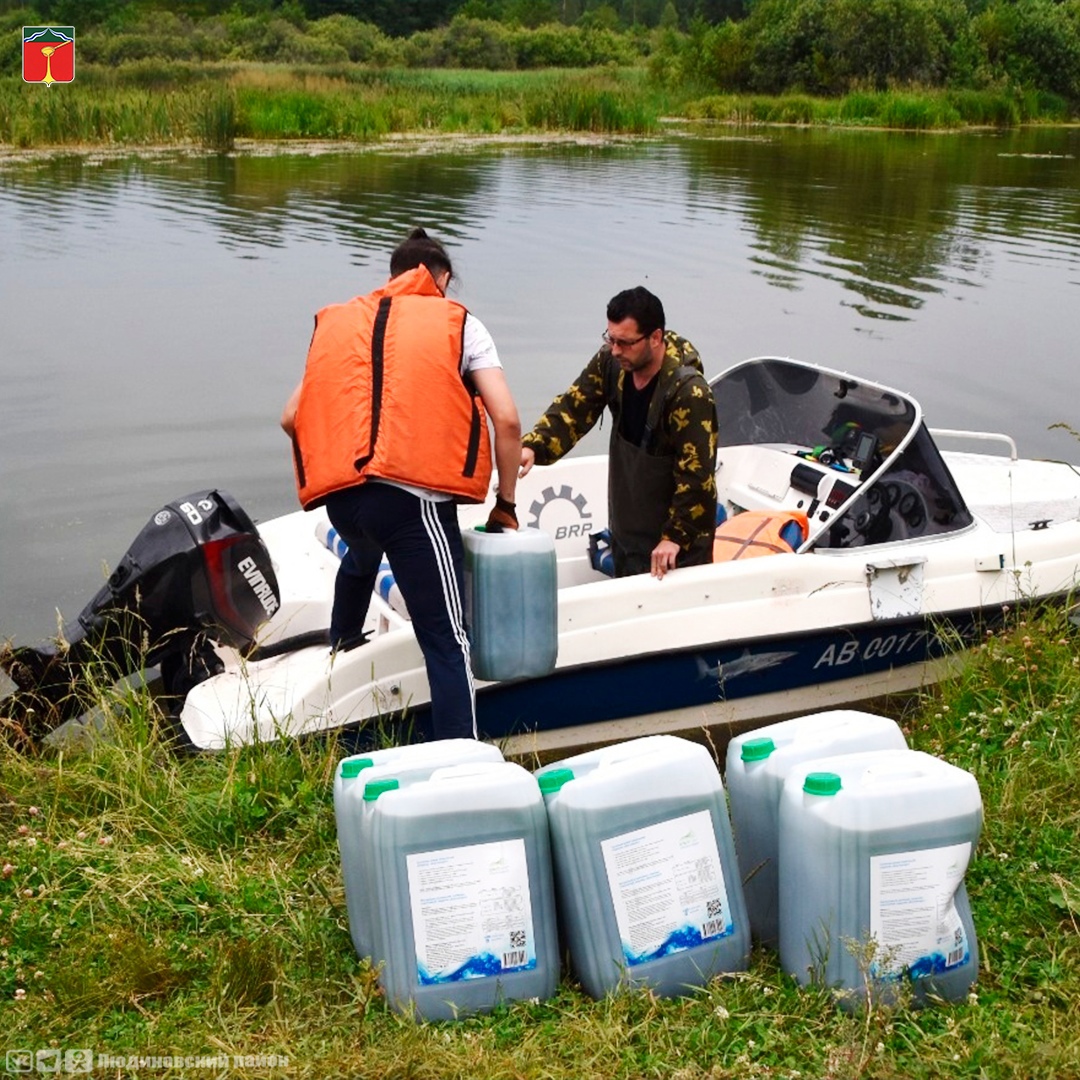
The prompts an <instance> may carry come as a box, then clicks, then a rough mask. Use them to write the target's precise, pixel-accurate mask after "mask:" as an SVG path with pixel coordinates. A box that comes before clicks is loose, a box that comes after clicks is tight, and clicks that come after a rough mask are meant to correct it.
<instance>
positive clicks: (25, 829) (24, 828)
mask: <svg viewBox="0 0 1080 1080" xmlns="http://www.w3.org/2000/svg"><path fill="white" fill-rule="evenodd" d="M15 831H16V832H17V833H18V834H19V835H20V836H27V835H29V833H30V827H29V826H28V825H20V826H19V827H18V828H17V829H16V830H15Z"/></svg>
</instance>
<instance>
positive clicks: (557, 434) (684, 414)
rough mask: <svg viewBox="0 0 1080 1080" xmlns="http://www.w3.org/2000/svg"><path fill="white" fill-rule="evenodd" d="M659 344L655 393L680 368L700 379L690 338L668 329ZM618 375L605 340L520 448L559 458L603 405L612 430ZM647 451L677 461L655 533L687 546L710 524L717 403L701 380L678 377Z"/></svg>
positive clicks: (543, 460) (545, 461)
mask: <svg viewBox="0 0 1080 1080" xmlns="http://www.w3.org/2000/svg"><path fill="white" fill-rule="evenodd" d="M664 345H665V349H666V353H667V355H666V357H665V359H664V364H663V367H662V368H661V369H660V375H659V379H660V383H659V385H658V386H657V388H656V393H664V392H665V391H666V384H667V383H668V382H669V381H670V379H671V377H672V376H673V375H674V374H675V371H676V370H677V369H678V368H680V367H692V368H696V369H697V370H698V371H700V372H702V375H703V376H704V369H703V368H702V365H701V357H700V356H699V355H698V351H697V349H695V348H694V346H693V345H691V344H690V342H689V341H687V340H686V339H685V338H682V337H679V336H678V335H677V334H675V333H674V332H673V331H671V330H668V331H667V332H666V333H665V335H664ZM624 376H625V373H624V372H623V371H622V369H621V368H620V367H619V364H618V361H617V360H615V359H614V358H613V357H612V355H611V349H610V348H609V347H608V346H606V345H605V346H604V347H603V348H602V349H601V350H600V351H599V352H598V353H596V355H595V356H594V357H593V358H592V359H591V360H590V361H589V362H588V364H587V365H586V366H585V370H584V371H582V373H581V374H580V375H579V376H578V378H577V379H575V380H574V382H573V383H572V384H571V386H570V388H569V389H568V390H567V391H566V392H565V393H563V394H560V395H559V396H558V397H557V398H556V399H555V400H554V401H553V402H552V403H551V406H550V407H549V408H548V410H547V412H545V413H544V415H543V416H541V417H540V419H539V420H538V421H537V422H536V424H535V425H534V427H533V429H532V431H530V432H529V433H528V434H527V435H525V436H524V437H523V438H522V440H521V443H522V445H523V446H527V447H529V448H530V449H531V450H532V451H533V452H534V453H535V454H536V464H537V465H550V464H551V463H552V462H553V461H558V459H559V458H561V457H562V456H563V455H564V454H566V453H567V452H568V451H569V450H570V449H571V448H572V447H573V446H574V445H575V444H576V443H577V442H578V440H579V439H581V438H582V437H583V436H585V435H586V434H587V433H588V432H589V431H591V430H592V428H593V427H594V426H595V424H596V422H597V421H598V420H599V419H600V417H601V415H602V414H603V412H604V408H605V407H608V408H610V409H611V413H612V417H613V423H612V431H613V432H615V431H618V427H619V417H620V413H621V411H622V409H621V405H622V387H623V378H624ZM646 449H647V450H648V451H649V452H650V453H653V454H670V455H673V456H674V458H675V477H674V480H675V486H674V494H673V495H672V499H671V506H670V507H669V508H668V516H667V522H666V524H665V526H664V528H663V531H662V536H661V538H662V539H664V540H674V541H675V543H677V544H678V545H679V547H681V548H683V549H684V550H685V549H686V548H688V547H689V546H690V544H691V543H692V542H693V541H694V540H695V539H698V538H699V537H701V536H702V534H703V533H706V532H707V533H710V534H711V533H712V531H713V529H714V528H715V524H716V523H715V513H716V511H715V508H716V476H715V472H716V407H715V404H714V402H713V396H712V391H711V390H709V388H708V386H707V385H704V384H703V382H702V380H700V379H691V380H690V381H688V382H687V381H682V382H681V383H680V385H678V386H677V387H676V389H675V391H674V393H672V394H671V395H670V398H669V400H668V401H667V402H666V407H665V408H664V411H663V415H662V416H661V422H660V424H659V426H658V428H657V430H656V432H655V433H654V437H653V442H652V445H651V446H649V447H647V448H646ZM710 510H711V512H710Z"/></svg>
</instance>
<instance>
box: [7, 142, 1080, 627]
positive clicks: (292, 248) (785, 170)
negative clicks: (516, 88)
mask: <svg viewBox="0 0 1080 1080" xmlns="http://www.w3.org/2000/svg"><path fill="white" fill-rule="evenodd" d="M417 223H422V224H424V225H425V226H427V227H428V228H429V229H430V230H431V231H432V232H433V233H434V234H435V235H438V236H440V237H442V238H444V239H445V240H447V241H448V243H449V245H450V247H451V251H452V254H453V256H454V259H455V263H456V269H457V271H458V276H459V278H460V281H459V284H458V291H457V297H458V298H459V299H460V300H462V301H463V302H464V303H465V304H467V305H468V306H469V307H470V308H471V309H472V310H474V311H475V312H476V314H477V315H479V316H480V318H481V319H483V320H484V322H486V323H487V325H488V326H489V328H490V329H491V331H492V333H493V334H494V336H495V339H496V342H497V343H498V345H499V349H500V352H501V354H502V356H503V361H504V364H505V367H506V369H507V373H508V376H509V379H510V384H511V387H512V388H513V390H514V392H515V396H516V398H517V400H518V404H519V406H520V408H521V411H522V415H523V420H524V422H525V423H526V424H531V422H532V421H533V420H534V419H535V418H536V416H537V414H538V413H539V412H540V411H541V410H542V409H543V408H544V407H545V406H546V404H547V403H548V402H549V401H550V399H551V397H552V396H553V395H554V394H555V393H556V392H558V391H560V390H562V389H564V388H565V386H566V385H567V384H568V382H569V381H570V379H571V378H573V376H574V375H576V374H577V372H578V371H579V370H580V369H581V367H582V366H583V364H584V363H585V361H586V360H587V359H588V357H589V356H590V355H591V353H592V352H593V350H594V349H595V348H596V346H597V345H598V344H599V335H600V331H601V330H602V329H603V328H604V325H605V321H604V306H605V304H606V302H607V300H608V298H609V297H610V296H611V295H612V294H613V293H614V292H616V291H618V290H619V289H622V288H625V287H627V286H630V285H635V284H645V285H647V286H648V287H649V288H651V289H653V291H655V292H656V293H657V294H658V295H659V296H660V297H661V298H662V299H663V301H664V303H665V306H666V308H667V313H668V322H669V325H670V326H671V327H673V328H674V329H676V330H678V331H679V332H680V333H682V334H684V335H686V336H687V337H689V338H690V339H691V340H692V341H694V342H695V344H697V346H698V347H699V349H700V350H701V352H702V355H703V356H704V358H705V363H706V367H707V369H708V370H709V371H710V372H711V373H715V372H719V371H720V370H722V369H723V368H724V367H726V366H728V365H730V364H732V363H734V362H736V361H738V360H741V359H743V358H745V357H747V356H752V355H758V354H763V353H779V354H786V355H793V356H798V357H803V358H806V359H810V360H815V361H818V362H820V363H824V364H828V365H831V366H834V367H839V368H844V369H847V370H849V371H851V372H853V373H856V374H864V375H872V376H874V377H876V378H879V379H881V380H883V381H885V382H887V383H891V384H893V385H896V386H899V387H902V388H904V389H906V390H909V391H911V392H912V393H914V394H915V396H916V397H918V398H919V400H920V401H921V402H922V404H923V407H924V409H925V410H926V413H927V417H928V420H929V422H930V424H931V425H933V426H940V427H977V428H985V429H992V430H1007V431H1009V432H1010V433H1012V434H1013V435H1014V436H1015V437H1016V438H1017V439H1018V440H1019V443H1020V449H1021V453H1023V454H1025V455H1029V456H1046V457H1058V458H1062V457H1067V458H1070V459H1072V460H1077V459H1080V448H1078V447H1077V446H1076V442H1075V440H1074V439H1073V438H1072V436H1070V435H1069V434H1068V433H1066V432H1063V431H1061V430H1050V425H1052V424H1054V423H1056V422H1065V423H1068V424H1070V425H1072V426H1073V427H1077V428H1080V393H1078V391H1080V377H1078V376H1077V373H1076V355H1075V354H1076V350H1077V342H1078V341H1080V131H1077V130H1055V131H1023V132H1013V133H1008V134H1004V135H988V134H963V135H948V136H938V135H899V134H881V133H862V132H823V131H810V132H806V131H768V132H765V133H761V134H753V135H733V134H732V133H731V132H728V131H722V132H717V131H713V132H711V133H703V134H697V135H693V136H685V135H679V136H676V135H672V136H670V137H666V138H662V139H658V140H654V141H648V142H643V143H635V144H620V145H609V146H596V145H591V146H573V147H570V146H546V147H539V148H538V147H532V148H522V147H514V148H508V147H494V146H492V147H485V148H479V149H472V150H467V151H463V150H456V151H454V152H447V153H439V154H430V153H424V154H416V153H404V152H396V151H389V150H378V151H367V152H364V153H355V154H354V153H333V154H328V155H324V156H319V157H312V156H302V155H278V156H272V157H265V156H263V157H256V156H237V157H210V158H207V157H184V156H182V155H180V154H176V155H168V156H166V157H163V158H155V159H153V160H101V159H100V158H93V157H89V158H75V157H71V158H62V159H54V160H49V161H43V162H37V163H10V162H9V163H6V164H5V163H0V379H2V383H0V468H2V485H0V637H4V636H13V637H15V638H16V640H18V641H21V642H26V641H31V640H36V639H38V638H40V637H42V636H44V635H47V634H49V633H51V632H52V631H53V630H54V629H55V625H56V615H55V609H56V608H57V607H59V608H60V609H61V611H62V612H63V614H64V616H65V617H66V618H70V617H72V616H74V615H75V614H77V613H78V611H79V609H80V608H81V607H82V605H83V604H84V603H85V602H86V601H87V600H88V599H89V597H90V596H91V595H92V594H93V592H94V591H95V590H96V589H97V588H98V587H99V586H100V584H101V581H102V574H103V568H105V567H108V568H111V567H112V566H115V564H116V563H117V561H118V560H119V558H120V556H121V555H122V554H123V552H124V550H125V549H126V547H127V545H128V543H129V542H130V540H131V539H132V538H133V537H134V535H135V534H136V532H137V531H138V530H139V529H140V528H141V527H142V525H143V524H144V523H145V521H146V520H147V519H148V518H149V517H150V516H151V515H152V514H153V513H154V512H155V511H156V510H157V508H158V507H159V506H161V505H162V504H163V503H165V502H168V501H171V500H172V499H174V498H176V497H178V496H180V495H183V494H186V493H188V492H189V491H193V490H196V489H198V488H202V487H213V486H219V487H225V488H227V489H228V490H230V491H231V492H232V493H233V494H234V495H235V496H236V497H237V498H238V499H239V501H240V502H241V504H242V505H244V506H245V508H246V509H248V511H249V512H250V513H251V514H252V515H253V516H254V517H256V518H257V519H263V518H266V517H270V516H273V515H276V514H280V513H283V512H285V511H288V510H292V509H293V508H294V507H295V505H296V503H295V495H294V492H293V487H292V476H291V467H290V460H289V453H288V446H287V443H286V441H285V439H284V436H283V435H282V434H281V432H280V431H279V429H278V427H277V419H278V415H279V413H280V409H281V405H282V402H283V401H284V399H285V397H286V396H287V394H288V392H289V390H290V389H291V387H292V386H293V384H294V383H295V382H296V380H297V379H298V378H299V376H300V374H301V371H302V367H303V359H304V354H305V351H306V348H307V344H308V340H309V338H310V334H311V327H312V315H313V313H314V312H315V310H317V308H319V307H320V306H322V305H323V304H325V303H328V302H331V301H338V300H343V299H347V298H348V297H350V296H353V295H355V294H356V293H359V292H365V291H368V290H370V289H372V288H374V287H376V286H378V285H379V284H381V283H382V281H383V280H384V277H385V272H386V264H387V259H388V255H389V251H390V250H391V248H392V247H393V246H394V244H395V243H396V242H397V241H398V240H399V239H400V238H401V237H402V236H403V235H404V233H405V232H406V231H407V230H408V228H410V227H411V226H412V225H414V224H417ZM602 445H603V443H602V436H599V437H598V436H596V435H594V436H591V437H590V439H588V440H586V444H585V446H584V448H585V449H588V450H597V449H600V448H601V447H602Z"/></svg>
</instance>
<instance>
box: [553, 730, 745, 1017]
mask: <svg viewBox="0 0 1080 1080" xmlns="http://www.w3.org/2000/svg"><path fill="white" fill-rule="evenodd" d="M537 779H538V781H539V784H540V788H541V790H542V791H543V792H544V798H545V803H546V806H547V811H548V821H549V823H550V826H551V841H552V850H553V854H554V858H555V873H556V888H557V895H558V898H559V916H560V925H561V928H562V932H563V937H564V940H565V942H566V945H567V948H568V949H569V952H570V959H571V963H572V965H573V968H574V972H575V974H576V975H577V976H578V978H579V979H580V980H581V984H582V986H583V987H584V988H585V991H586V992H587V993H588V994H589V995H590V996H591V997H594V998H601V997H603V996H605V995H606V994H608V993H611V992H613V991H616V990H618V989H620V988H622V987H626V986H630V985H634V984H637V985H646V986H649V987H651V988H652V989H653V990H654V991H655V992H656V993H658V994H661V995H663V996H668V997H671V996H677V995H680V994H684V993H686V992H687V991H688V990H689V989H691V988H693V987H698V986H702V985H704V984H705V983H706V982H708V980H709V979H711V978H712V977H713V976H714V975H717V974H720V973H721V972H731V971H743V970H745V969H746V967H747V964H748V961H749V954H750V927H749V922H748V920H747V916H746V905H745V902H744V900H743V891H742V886H741V884H740V882H739V873H738V863H737V861H736V858H735V848H734V844H733V842H732V835H731V824H730V821H729V818H728V811H727V803H726V800H725V797H724V787H723V783H722V781H721V779H720V773H719V770H718V769H717V768H716V765H715V763H714V762H713V760H712V757H711V756H710V755H709V752H708V751H707V750H706V749H705V748H704V747H702V746H699V745H698V744H697V743H692V742H689V741H687V740H685V739H680V738H676V737H675V736H670V735H656V736H650V737H647V738H643V739H636V740H631V741H630V742H625V743H620V744H618V745H616V746H609V747H604V748H603V749H601V750H595V751H590V752H589V753H586V754H579V755H576V756H574V757H569V758H565V759H563V760H562V761H559V762H555V763H553V764H551V765H549V766H546V767H545V768H543V769H541V770H540V771H539V772H538V773H537Z"/></svg>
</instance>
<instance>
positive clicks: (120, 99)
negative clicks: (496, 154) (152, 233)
mask: <svg viewBox="0 0 1080 1080" xmlns="http://www.w3.org/2000/svg"><path fill="white" fill-rule="evenodd" d="M1068 115H1069V114H1068V108H1067V105H1066V103H1065V102H1064V100H1063V99H1061V98H1058V97H1055V96H1054V95H1052V94H1046V93H1037V92H1034V91H1031V92H1027V93H1022V92H1019V91H1010V90H983V91H977V90H904V91H901V90H884V91H853V92H851V93H848V94H846V95H844V96H842V97H828V98H827V97H813V96H809V95H805V94H794V93H790V94H781V95H776V96H768V95H760V94H704V95H703V93H702V90H701V87H700V86H699V85H696V84H685V85H681V86H679V87H665V86H663V85H661V84H660V83H657V82H655V81H653V80H651V79H650V78H649V77H648V75H647V73H646V72H645V71H644V70H642V69H635V68H630V69H617V68H591V69H583V70H579V71H575V70H560V69H549V70H545V71H515V72H502V71H500V72H495V71H478V70H406V69H391V70H378V69H372V68H368V67H363V66H360V65H350V64H338V65H330V66H325V67H312V66H299V67H289V66H283V65H276V64H212V65H211V64H206V65H201V66H200V65H194V64H188V63H185V62H173V63H163V64H161V65H156V64H154V63H152V62H149V61H145V60H138V61H133V62H131V63H129V64H122V65H120V66H118V67H117V68H115V69H106V68H101V67H95V66H93V65H89V64H86V65H83V66H81V67H80V69H79V77H78V78H77V79H76V80H75V82H73V83H71V84H65V85H60V86H56V87H52V88H51V89H48V88H45V87H42V86H39V85H31V84H26V83H24V82H22V80H21V79H18V78H6V79H5V78H0V144H8V145H11V146H14V147H17V148H20V149H25V148H36V147H57V146H100V145H105V146H111V145H117V146H148V145H168V144H188V145H196V146H200V147H203V148H206V149H209V150H215V151H227V150H230V149H232V147H233V146H234V145H235V142H236V140H237V139H259V140H265V141H275V140H289V139H325V140H340V141H351V142H360V143H365V142H370V141H374V140H378V139H382V138H385V137H387V136H390V135H400V134H423V133H437V134H464V135H500V134H522V133H550V132H575V133H576V132H591V133H596V134H604V135H611V134H625V135H633V136H642V135H649V134H652V133H654V132H656V131H657V130H659V128H660V125H661V118H669V119H670V118H675V119H679V118H682V119H686V120H705V121H716V122H723V123H731V124H819V125H820V124H827V125H848V126H854V127H858V126H876V127H889V128H899V129H907V130H928V129H950V128H958V127H963V126H971V125H978V126H996V127H1008V126H1014V125H1016V124H1020V123H1025V122H1030V121H1054V122H1062V121H1064V120H1066V119H1067V118H1068Z"/></svg>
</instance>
